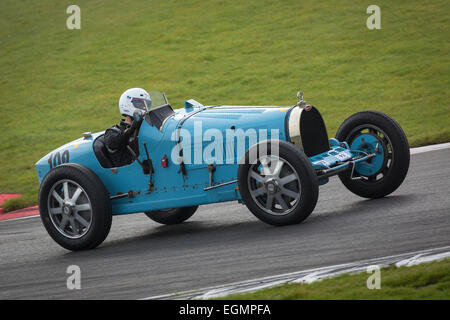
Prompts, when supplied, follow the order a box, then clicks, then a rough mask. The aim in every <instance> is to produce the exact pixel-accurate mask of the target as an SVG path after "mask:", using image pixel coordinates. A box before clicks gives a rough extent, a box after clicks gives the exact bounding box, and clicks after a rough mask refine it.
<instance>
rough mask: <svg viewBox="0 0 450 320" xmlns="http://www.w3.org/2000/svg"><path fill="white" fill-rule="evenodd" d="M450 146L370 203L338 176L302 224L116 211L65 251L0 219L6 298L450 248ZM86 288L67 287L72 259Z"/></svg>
mask: <svg viewBox="0 0 450 320" xmlns="http://www.w3.org/2000/svg"><path fill="white" fill-rule="evenodd" d="M449 159H450V149H445V150H439V151H432V152H427V153H421V154H415V155H412V156H411V167H410V171H409V174H408V176H407V177H406V180H405V182H404V183H403V185H402V186H401V187H400V188H399V189H398V190H397V191H396V192H395V193H393V194H392V195H391V196H389V197H387V198H384V199H377V200H364V199H362V198H359V197H357V196H355V195H353V194H352V193H350V192H349V191H347V190H346V189H345V187H344V186H343V185H342V184H341V183H340V181H339V179H338V178H332V181H331V182H330V183H329V184H328V185H325V186H323V187H321V189H320V197H319V203H318V205H317V207H316V210H315V211H314V212H313V214H312V215H311V216H310V217H309V218H308V219H307V220H306V221H305V222H303V223H302V224H299V225H295V226H288V227H272V226H269V225H266V224H264V223H262V222H260V221H259V220H257V219H256V218H255V217H253V215H252V214H251V213H250V212H249V211H248V210H247V209H246V208H245V207H244V206H242V205H240V204H238V203H225V204H215V205H208V206H204V207H201V208H200V209H199V211H198V212H197V213H196V214H195V215H194V216H193V217H192V218H191V220H189V221H188V222H186V223H184V224H182V225H177V226H162V225H158V224H157V223H155V222H153V221H151V220H149V219H148V218H147V217H146V216H145V215H144V214H135V215H128V216H120V217H115V218H114V220H113V227H112V229H111V233H110V235H109V237H108V238H107V240H106V241H105V242H104V243H103V245H101V246H100V247H99V248H97V249H95V250H91V251H86V252H76V253H73V252H69V251H66V250H65V249H62V248H61V247H59V246H58V245H57V244H56V243H54V242H53V240H51V238H50V237H49V236H48V235H47V233H46V231H45V229H44V227H43V226H42V224H41V221H40V219H39V218H38V217H32V218H26V219H21V220H9V221H2V222H0V299H47V298H56V299H71V298H82V299H107V298H114V299H122V298H124V299H136V298H145V297H148V296H154V295H159V294H166V293H173V292H180V291H186V290H190V289H197V288H202V287H208V286H213V285H220V284H226V283H231V282H236V281H241V280H248V279H253V278H259V277H264V276H271V275H276V274H281V273H287V272H294V271H299V270H303V269H307V268H312V267H321V266H327V265H334V264H339V263H345V262H351V261H357V260H360V259H368V258H375V257H381V256H386V255H392V254H399V253H404V252H408V251H415V250H420V249H428V248H435V247H442V246H446V245H450V199H449V189H450V181H449V180H450V179H449V178H450V167H449ZM73 264H75V265H78V266H80V268H81V290H68V289H67V287H66V280H67V277H68V276H69V274H67V273H66V269H67V267H68V266H69V265H73Z"/></svg>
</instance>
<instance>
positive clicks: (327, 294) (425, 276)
mask: <svg viewBox="0 0 450 320" xmlns="http://www.w3.org/2000/svg"><path fill="white" fill-rule="evenodd" d="M380 274H381V288H380V289H372V290H369V289H367V284H366V283H367V278H368V277H369V276H371V274H367V273H359V274H352V275H348V274H346V275H341V276H338V277H334V278H330V279H324V280H322V281H318V282H313V283H311V284H286V285H281V286H277V287H273V288H268V289H262V290H259V291H255V292H251V293H243V294H234V295H230V296H227V297H225V298H221V299H237V300H255V299H256V300H261V299H262V300H276V299H280V300H296V299H321V300H322V299H326V300H328V299H339V300H341V299H352V300H355V299H358V300H366V299H389V300H391V299H392V300H397V299H445V300H448V299H450V260H444V261H440V262H432V263H426V264H421V265H417V266H413V267H400V268H396V267H394V266H392V267H389V268H386V269H381V271H380Z"/></svg>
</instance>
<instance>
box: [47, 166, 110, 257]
mask: <svg viewBox="0 0 450 320" xmlns="http://www.w3.org/2000/svg"><path fill="white" fill-rule="evenodd" d="M39 211H40V215H41V219H42V222H43V224H44V226H45V228H46V230H47V232H48V234H49V235H50V236H51V237H52V238H53V240H55V241H56V242H57V243H58V244H59V245H61V246H62V247H64V248H66V249H69V250H73V251H76V250H84V249H92V248H95V247H96V246H98V245H99V244H100V243H102V242H103V240H105V238H106V237H107V235H108V233H109V230H110V228H111V222H112V213H111V203H110V201H109V197H108V192H107V191H106V189H105V186H104V185H103V183H102V181H101V180H100V179H99V178H98V177H97V175H96V174H95V173H94V172H92V171H91V170H90V169H88V168H86V167H84V166H81V165H78V164H65V165H60V166H57V167H56V168H54V169H53V170H51V171H50V172H49V173H48V174H47V175H46V176H45V178H44V179H43V181H42V183H41V186H40V189H39Z"/></svg>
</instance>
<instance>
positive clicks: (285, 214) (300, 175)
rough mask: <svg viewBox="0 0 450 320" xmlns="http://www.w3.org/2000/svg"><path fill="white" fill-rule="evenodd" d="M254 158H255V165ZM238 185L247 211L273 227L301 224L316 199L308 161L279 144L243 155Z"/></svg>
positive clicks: (262, 144) (315, 183) (257, 147)
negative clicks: (255, 156)
mask: <svg viewBox="0 0 450 320" xmlns="http://www.w3.org/2000/svg"><path fill="white" fill-rule="evenodd" d="M272 145H273V146H272ZM255 151H256V153H255ZM251 155H252V156H251ZM253 155H258V157H257V158H256V159H255V160H254V161H253V160H251V158H253ZM238 184H239V192H240V195H241V197H242V201H243V203H245V205H246V206H247V208H248V209H249V210H250V211H251V212H252V213H253V214H254V215H255V216H256V217H257V218H258V219H260V220H261V221H264V222H266V223H268V224H271V225H274V226H286V225H291V224H296V223H300V222H302V221H303V220H305V219H306V218H307V217H308V216H309V215H310V214H311V212H312V211H313V210H314V207H315V206H316V203H317V197H318V196H319V184H318V181H317V175H316V173H315V171H314V169H313V167H312V165H311V161H309V159H308V157H306V155H305V154H304V153H303V152H302V151H301V150H299V149H298V148H296V147H295V146H294V145H293V144H291V143H288V142H286V141H281V140H268V141H263V142H260V143H259V144H256V145H254V146H252V147H251V148H250V149H249V150H248V151H247V152H246V154H245V160H244V161H243V162H241V164H240V165H239V169H238Z"/></svg>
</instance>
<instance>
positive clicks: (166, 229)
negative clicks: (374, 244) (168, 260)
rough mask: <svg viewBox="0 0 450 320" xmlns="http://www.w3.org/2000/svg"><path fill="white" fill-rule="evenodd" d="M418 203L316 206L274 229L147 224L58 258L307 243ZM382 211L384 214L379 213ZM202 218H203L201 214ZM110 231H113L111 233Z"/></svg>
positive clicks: (251, 224)
mask: <svg viewBox="0 0 450 320" xmlns="http://www.w3.org/2000/svg"><path fill="white" fill-rule="evenodd" d="M414 201H420V195H418V194H409V195H394V196H389V197H385V198H380V199H365V200H360V201H355V202H352V203H349V204H348V205H345V206H343V207H342V206H341V207H339V208H338V209H333V208H327V207H326V206H318V208H317V209H316V211H314V212H313V213H312V214H311V216H310V217H308V219H306V220H305V221H303V222H302V223H300V224H297V225H290V226H284V227H275V226H270V225H267V224H265V223H263V222H261V221H259V220H258V219H256V218H255V217H253V215H251V213H249V212H248V215H246V216H241V219H240V220H231V221H230V220H226V219H223V220H220V221H211V220H203V219H202V220H195V218H194V217H195V216H194V217H193V220H191V221H186V222H184V223H182V224H178V225H170V226H165V225H157V226H155V224H153V223H152V224H149V228H148V229H146V230H145V231H140V233H139V234H133V235H130V236H128V237H124V238H119V239H112V240H108V239H107V241H105V242H104V243H103V244H102V245H101V246H99V247H98V248H96V249H93V250H89V251H80V252H67V253H66V254H64V255H63V256H62V257H61V258H63V259H64V258H70V259H72V258H74V257H76V258H77V260H78V259H81V260H80V261H82V260H83V259H84V258H86V259H90V258H91V257H92V256H97V257H99V256H102V257H110V256H114V255H118V254H120V256H121V257H122V258H123V257H126V256H127V255H130V256H139V254H140V253H144V254H150V255H151V254H152V253H154V252H155V251H158V252H161V250H165V251H166V252H167V254H168V255H170V254H172V253H171V251H177V252H179V251H182V250H183V248H187V249H192V248H198V249H199V250H201V248H203V247H206V246H207V247H208V248H211V246H218V247H223V246H227V245H228V246H240V245H242V244H243V243H253V244H255V243H257V242H263V241H267V239H268V238H270V239H274V240H276V239H285V238H289V237H292V236H295V237H297V238H300V240H302V238H305V239H307V238H308V237H320V236H321V232H323V233H326V232H327V231H328V230H332V229H333V228H336V225H337V224H338V223H342V219H343V218H345V220H352V218H353V217H355V216H363V217H364V216H371V217H377V216H378V215H379V216H383V215H385V210H386V208H388V209H389V210H396V209H397V208H401V207H402V206H404V205H405V203H411V202H414ZM380 208H382V209H383V208H384V210H380ZM238 210H239V212H238V213H239V214H241V213H242V214H245V213H244V212H243V211H244V210H247V209H246V208H245V207H242V209H241V208H239V209H238ZM202 215H205V213H203V214H202ZM339 221H341V222H339ZM112 231H113V230H112Z"/></svg>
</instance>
